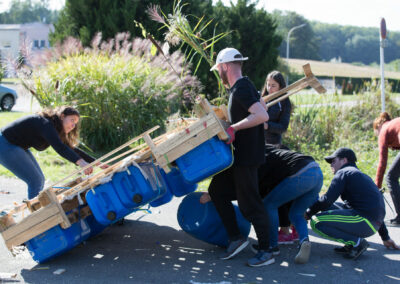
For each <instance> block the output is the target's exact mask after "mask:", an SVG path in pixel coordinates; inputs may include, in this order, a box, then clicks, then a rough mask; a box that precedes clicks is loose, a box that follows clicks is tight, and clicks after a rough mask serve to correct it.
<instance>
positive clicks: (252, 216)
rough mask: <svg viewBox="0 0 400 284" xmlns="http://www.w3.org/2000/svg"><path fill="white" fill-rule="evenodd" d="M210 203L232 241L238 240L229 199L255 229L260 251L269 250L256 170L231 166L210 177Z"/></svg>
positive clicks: (266, 224) (266, 221) (238, 234)
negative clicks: (235, 201)
mask: <svg viewBox="0 0 400 284" xmlns="http://www.w3.org/2000/svg"><path fill="white" fill-rule="evenodd" d="M208 192H209V193H210V196H211V200H212V201H213V203H214V205H215V208H216V209H217V211H218V214H219V215H220V217H221V219H222V223H223V224H224V226H225V229H226V230H227V232H228V235H229V238H230V239H231V240H237V239H239V238H240V237H241V234H240V230H239V227H238V224H237V221H236V215H235V211H234V208H233V205H232V202H231V201H232V200H237V201H238V205H239V209H240V211H241V213H242V214H243V216H244V217H245V218H246V219H247V220H248V221H249V222H250V223H252V225H253V226H254V230H255V232H256V235H257V239H258V244H259V246H260V249H262V250H267V249H268V248H269V219H268V216H267V213H266V211H265V208H264V205H263V203H262V199H261V196H260V194H259V192H258V178H257V168H256V167H244V166H233V167H231V168H229V169H227V170H225V171H223V172H221V173H219V174H217V175H215V176H214V177H213V179H212V180H211V183H210V186H209V188H208Z"/></svg>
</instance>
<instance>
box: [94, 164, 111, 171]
mask: <svg viewBox="0 0 400 284" xmlns="http://www.w3.org/2000/svg"><path fill="white" fill-rule="evenodd" d="M96 166H98V167H100V168H101V169H103V170H105V169H107V168H109V167H110V165H109V164H103V163H102V162H98V163H97V164H96Z"/></svg>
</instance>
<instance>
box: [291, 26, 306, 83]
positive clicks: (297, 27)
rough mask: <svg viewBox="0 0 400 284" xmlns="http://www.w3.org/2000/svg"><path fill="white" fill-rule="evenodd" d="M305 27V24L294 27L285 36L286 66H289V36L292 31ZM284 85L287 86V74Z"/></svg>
mask: <svg viewBox="0 0 400 284" xmlns="http://www.w3.org/2000/svg"><path fill="white" fill-rule="evenodd" d="M305 25H306V24H301V25H298V26H295V27H293V28H291V29H290V30H289V32H288V34H287V38H286V61H287V64H288V66H289V41H290V34H291V33H292V32H293V31H294V30H297V29H300V28H302V27H304V26H305ZM286 84H287V85H289V74H288V75H287V76H286Z"/></svg>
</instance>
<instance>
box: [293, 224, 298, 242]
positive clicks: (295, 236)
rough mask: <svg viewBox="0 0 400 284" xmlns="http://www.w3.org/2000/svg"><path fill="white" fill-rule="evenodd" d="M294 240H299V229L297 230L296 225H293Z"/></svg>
mask: <svg viewBox="0 0 400 284" xmlns="http://www.w3.org/2000/svg"><path fill="white" fill-rule="evenodd" d="M292 240H293V241H298V240H299V234H298V233H297V231H296V229H295V227H294V226H292Z"/></svg>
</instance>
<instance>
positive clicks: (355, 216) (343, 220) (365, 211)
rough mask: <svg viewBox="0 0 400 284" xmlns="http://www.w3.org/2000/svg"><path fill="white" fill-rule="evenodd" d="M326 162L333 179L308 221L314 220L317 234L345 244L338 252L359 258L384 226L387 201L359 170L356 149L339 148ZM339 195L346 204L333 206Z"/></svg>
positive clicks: (347, 256) (308, 213)
mask: <svg viewBox="0 0 400 284" xmlns="http://www.w3.org/2000/svg"><path fill="white" fill-rule="evenodd" d="M325 160H326V161H327V162H328V163H329V164H330V165H331V169H332V171H333V173H334V177H333V180H332V182H331V185H330V187H329V189H328V191H327V193H326V194H325V195H323V196H321V197H320V199H319V200H318V201H317V202H315V203H314V204H313V205H312V206H311V207H310V208H309V209H308V210H307V212H306V213H305V218H306V219H310V218H311V228H312V229H313V230H314V231H315V232H316V233H317V234H319V235H321V236H322V237H324V238H328V239H331V240H334V241H337V242H340V243H343V244H344V247H337V248H335V252H337V253H341V254H343V256H344V257H345V258H351V259H357V258H358V257H359V256H360V255H361V254H362V253H363V252H364V251H366V250H367V248H368V246H369V244H368V242H367V241H366V240H365V238H366V237H369V236H372V235H373V234H375V233H376V231H377V230H378V229H379V228H381V226H382V224H383V219H384V217H385V204H384V200H383V197H382V194H381V193H380V192H379V189H378V187H377V186H376V185H375V183H374V182H373V180H372V179H371V178H370V177H369V176H368V175H366V174H364V173H362V172H361V171H360V170H359V169H358V168H357V166H356V161H357V158H356V154H355V153H354V152H353V150H351V149H349V148H339V149H338V150H336V151H335V152H334V153H333V154H332V155H331V156H328V157H325ZM339 196H340V197H341V199H342V200H343V201H344V202H345V203H344V204H340V205H339V204H336V206H332V205H335V204H334V202H335V201H336V200H337V198H338V197H339ZM325 210H328V211H325ZM319 211H323V212H321V213H318V212H319ZM316 213H318V214H316Z"/></svg>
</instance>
